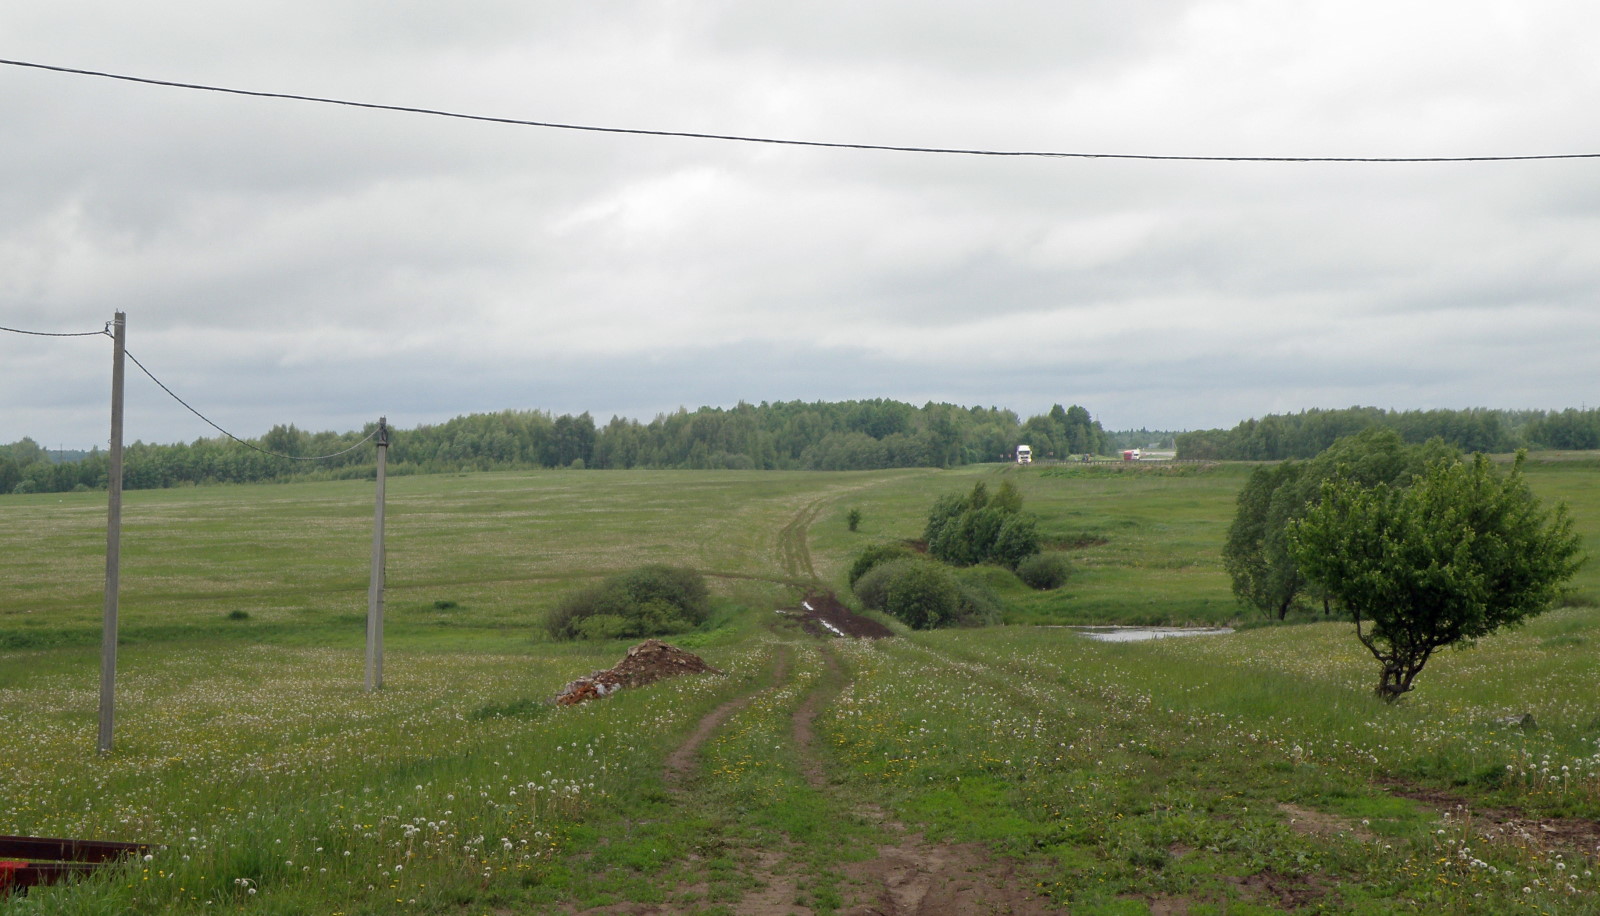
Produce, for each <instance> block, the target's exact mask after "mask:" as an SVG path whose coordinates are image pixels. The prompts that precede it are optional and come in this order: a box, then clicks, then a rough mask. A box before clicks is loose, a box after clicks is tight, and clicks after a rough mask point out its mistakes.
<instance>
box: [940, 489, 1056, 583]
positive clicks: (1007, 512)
mask: <svg viewBox="0 0 1600 916" xmlns="http://www.w3.org/2000/svg"><path fill="white" fill-rule="evenodd" d="M923 537H924V539H925V540H927V542H928V553H929V554H930V555H932V556H933V557H935V558H937V559H940V560H943V561H945V562H946V563H953V564H955V565H957V566H972V565H974V564H977V563H1000V564H1003V565H1005V566H1007V567H1010V568H1013V569H1015V568H1016V565H1017V564H1018V563H1020V562H1022V560H1023V559H1024V558H1025V557H1027V556H1029V555H1031V554H1035V553H1038V552H1039V532H1038V524H1037V522H1035V520H1034V518H1033V516H1031V515H1028V514H1026V513H1024V512H1023V511H1022V494H1020V493H1018V492H1017V488H1016V487H1015V486H1014V485H1013V484H1012V483H1011V481H1009V480H1008V481H1005V482H1003V483H1002V484H1001V485H1000V490H999V492H997V493H996V494H995V495H994V496H992V497H991V496H990V495H989V491H988V489H987V488H986V487H985V486H984V485H983V482H982V481H979V482H978V483H976V484H974V485H973V487H972V492H971V493H968V494H966V495H965V496H962V495H958V494H952V495H948V496H942V497H940V498H939V499H938V500H937V501H935V502H934V504H933V508H932V509H931V510H930V511H929V512H928V524H927V526H926V527H924V529H923Z"/></svg>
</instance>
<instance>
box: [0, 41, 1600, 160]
mask: <svg viewBox="0 0 1600 916" xmlns="http://www.w3.org/2000/svg"><path fill="white" fill-rule="evenodd" d="M0 64H5V65H7V66H11V67H28V68H31V69H34V70H49V71H52V72H55V73H70V74H75V75H78V76H93V77H98V78H101V79H109V80H121V81H123V82H128V83H142V84H144V85H148V86H166V87H168V88H173V89H193V90H197V91H200V92H220V93H225V94H228V95H243V96H251V97H253V98H263V99H286V100H290V101H296V102H314V103H317V104H321V105H342V106H346V107H349V108H366V109H372V110H377V111H396V112H402V113H405V114H421V115H430V116H433V117H439V118H455V119H459V120H464V121H486V122H489V123H492V124H509V125H514V126H518V127H543V128H548V129H551V130H573V131H588V132H592V133H606V134H631V135H634V136H642V137H680V138H686V139H692V140H724V141H730V142H735V143H765V144H771V145H777V146H804V147H813V148H821V149H849V150H874V151H879V152H891V153H933V154H939V155H950V156H1001V157H1034V158H1043V159H1140V160H1151V161H1158V162H1372V163H1383V162H1387V163H1401V162H1408V163H1419V162H1529V161H1535V160H1549V159H1600V153H1546V154H1535V155H1523V156H1182V155H1160V154H1151V153H1071V152H1047V151H1027V150H993V149H961V148H955V147H938V146H891V145H884V144H877V143H834V142H827V141H822V140H791V139H779V138H775V137H753V136H741V135H738V134H712V133H699V132H696V131H682V130H646V129H643V128H636V127H604V126H598V125H593V124H567V123H561V122H556V121H533V120H526V119H523V118H505V117H494V116H491V115H475V114H465V113H463V112H457V111H445V110H441V109H437V108H417V107H413V106H409V105H383V104H379V103H376V102H356V101H351V100H348V99H334V98H325V97H322V96H314V95H298V94H295V93H289V92H263V91H259V90H254V89H234V88H230V87H225V86H212V85H206V84H203V83H180V82H175V81H172V80H158V79H151V78H149V77H143V76H129V75H127V74H122V73H107V72H104V71H100V70H81V69H78V68H76V67H61V66H55V65H52V64H40V63H31V62H29V61H22V60H6V59H3V58H0Z"/></svg>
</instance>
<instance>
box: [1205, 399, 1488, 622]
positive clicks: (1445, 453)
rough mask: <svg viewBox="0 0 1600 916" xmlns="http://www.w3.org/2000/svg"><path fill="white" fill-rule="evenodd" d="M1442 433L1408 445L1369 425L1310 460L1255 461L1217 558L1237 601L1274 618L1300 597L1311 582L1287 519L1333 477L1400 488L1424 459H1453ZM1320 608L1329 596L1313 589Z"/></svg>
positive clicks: (1298, 515) (1311, 503)
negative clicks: (1256, 465)
mask: <svg viewBox="0 0 1600 916" xmlns="http://www.w3.org/2000/svg"><path fill="white" fill-rule="evenodd" d="M1458 455H1459V453H1458V452H1457V451H1456V450H1455V449H1454V448H1452V447H1451V446H1449V445H1446V444H1445V443H1444V441H1443V440H1440V439H1431V440H1429V441H1428V442H1425V443H1422V444H1419V445H1410V444H1407V443H1406V442H1405V441H1404V440H1403V439H1402V438H1401V437H1400V434H1399V433H1397V432H1395V431H1394V430H1392V429H1380V428H1376V427H1374V428H1372V429H1368V430H1364V431H1362V432H1359V433H1357V434H1355V435H1353V436H1345V437H1343V438H1341V439H1338V440H1337V441H1335V442H1334V443H1333V444H1332V445H1330V446H1328V448H1327V449H1326V450H1325V451H1323V452H1322V454H1320V455H1318V456H1317V457H1315V458H1313V459H1311V460H1310V461H1298V462H1297V461H1285V462H1282V463H1278V464H1270V465H1263V466H1261V467H1259V468H1256V470H1255V472H1254V473H1252V474H1251V475H1250V479H1249V481H1248V482H1246V483H1245V485H1244V488H1243V489H1241V490H1240V491H1239V499H1238V504H1237V510H1236V511H1235V513H1234V519H1233V524H1232V525H1231V526H1230V527H1229V528H1228V540H1227V542H1226V543H1224V544H1223V546H1222V563H1223V567H1224V568H1225V569H1226V570H1227V571H1228V575H1229V577H1230V578H1231V579H1232V580H1233V593H1234V595H1236V596H1237V597H1238V598H1239V600H1240V601H1241V602H1243V603H1244V604H1247V605H1250V606H1251V607H1255V608H1257V609H1259V610H1260V611H1261V612H1262V613H1263V614H1265V615H1266V616H1268V617H1276V618H1277V619H1279V620H1283V619H1284V618H1286V617H1288V616H1289V612H1290V611H1291V610H1293V609H1295V608H1296V607H1300V606H1302V605H1303V604H1304V603H1305V599H1306V598H1307V597H1308V592H1310V591H1314V589H1311V588H1309V586H1310V583H1309V582H1308V581H1307V580H1306V577H1305V575H1304V574H1303V573H1302V572H1301V570H1300V564H1299V562H1298V561H1297V560H1296V559H1295V555H1294V551H1293V550H1291V549H1290V545H1289V538H1288V531H1289V526H1290V524H1291V523H1292V522H1294V521H1295V520H1296V519H1299V518H1301V517H1302V516H1304V515H1305V514H1306V512H1308V511H1309V510H1310V509H1311V508H1312V507H1313V506H1315V505H1316V504H1317V501H1318V500H1319V499H1320V498H1321V495H1322V485H1323V483H1324V481H1327V480H1331V479H1333V478H1334V477H1335V476H1338V477H1339V478H1341V479H1343V480H1346V481H1348V482H1350V483H1352V484H1359V485H1362V486H1367V487H1371V486H1376V485H1378V484H1380V483H1386V484H1389V485H1390V486H1396V487H1403V486H1405V485H1407V484H1409V483H1410V482H1411V481H1412V479H1413V478H1415V477H1416V476H1417V475H1419V474H1421V473H1422V472H1423V469H1424V468H1426V467H1427V465H1428V462H1429V461H1433V460H1436V459H1441V458H1456V457H1458ZM1309 597H1320V598H1322V599H1323V601H1324V609H1326V606H1327V605H1326V602H1327V596H1326V594H1325V593H1316V594H1312V595H1309Z"/></svg>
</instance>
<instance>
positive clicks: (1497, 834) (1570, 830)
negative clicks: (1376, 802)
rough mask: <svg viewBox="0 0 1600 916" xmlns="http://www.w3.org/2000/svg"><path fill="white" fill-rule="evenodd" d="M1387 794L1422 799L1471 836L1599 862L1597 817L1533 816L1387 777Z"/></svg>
mask: <svg viewBox="0 0 1600 916" xmlns="http://www.w3.org/2000/svg"><path fill="white" fill-rule="evenodd" d="M1385 788H1386V789H1388V791H1389V792H1390V794H1392V795H1398V796H1400V797H1401V798H1409V799H1411V800H1412V801H1415V802H1421V803H1422V804H1424V805H1427V806H1428V807H1430V808H1434V809H1437V810H1438V811H1440V812H1441V816H1442V817H1443V818H1444V819H1445V820H1447V821H1450V822H1452V823H1455V824H1459V825H1462V826H1463V827H1465V828H1466V829H1467V830H1468V831H1470V832H1471V833H1472V834H1473V835H1474V836H1477V837H1479V838H1481V839H1484V840H1487V841H1489V842H1504V843H1510V844H1512V845H1515V846H1522V847H1531V848H1535V849H1540V850H1543V851H1545V852H1549V853H1555V852H1561V853H1569V854H1571V853H1576V854H1578V855H1581V856H1583V857H1584V858H1585V859H1586V860H1587V861H1589V862H1590V863H1593V864H1600V820H1591V819H1589V818H1582V817H1533V816H1531V815H1529V814H1528V812H1526V811H1523V810H1522V809H1520V808H1510V807H1495V806H1483V807H1474V805H1473V803H1472V801H1471V800H1470V799H1467V798H1465V797H1463V796H1461V795H1457V794H1455V793H1454V792H1447V791H1445V790H1443V789H1436V788H1432V787H1429V786H1418V785H1413V784H1411V783H1407V782H1402V781H1400V780H1388V781H1386V782H1385Z"/></svg>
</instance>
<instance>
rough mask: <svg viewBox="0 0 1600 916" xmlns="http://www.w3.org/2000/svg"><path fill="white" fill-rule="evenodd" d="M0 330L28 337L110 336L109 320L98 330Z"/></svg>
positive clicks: (0, 329)
mask: <svg viewBox="0 0 1600 916" xmlns="http://www.w3.org/2000/svg"><path fill="white" fill-rule="evenodd" d="M0 331H8V332H10V333H12V334H27V335H28V336H30V337H100V336H105V337H110V336H111V322H109V321H108V322H106V326H105V328H104V329H103V330H99V331H75V332H72V333H65V334H63V333H58V332H54V331H24V330H22V329H21V328H0Z"/></svg>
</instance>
